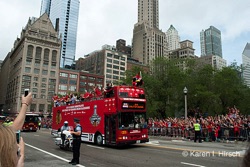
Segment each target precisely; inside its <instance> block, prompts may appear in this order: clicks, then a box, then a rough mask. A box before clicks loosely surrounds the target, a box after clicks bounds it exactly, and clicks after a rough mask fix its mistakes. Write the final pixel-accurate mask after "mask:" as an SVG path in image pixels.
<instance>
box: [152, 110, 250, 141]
mask: <svg viewBox="0 0 250 167" xmlns="http://www.w3.org/2000/svg"><path fill="white" fill-rule="evenodd" d="M198 115H199V117H196V116H197V114H196V116H190V117H188V119H187V120H185V119H184V118H171V117H168V118H166V119H158V118H149V119H148V128H149V132H150V134H151V135H165V136H171V137H183V138H188V139H193V138H194V131H193V130H194V123H195V122H196V121H198V123H199V124H200V125H201V136H202V137H203V139H204V140H207V141H220V140H221V139H225V140H247V139H249V137H250V134H249V133H250V115H249V116H246V115H241V114H240V112H239V110H238V109H237V108H236V107H233V108H228V113H227V114H226V115H216V116H206V117H203V116H202V114H198Z"/></svg>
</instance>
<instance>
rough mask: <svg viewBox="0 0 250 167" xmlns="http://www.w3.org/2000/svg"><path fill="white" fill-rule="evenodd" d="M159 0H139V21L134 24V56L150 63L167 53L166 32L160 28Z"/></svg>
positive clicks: (142, 61) (140, 60) (145, 62)
mask: <svg viewBox="0 0 250 167" xmlns="http://www.w3.org/2000/svg"><path fill="white" fill-rule="evenodd" d="M158 2H159V1H158V0H138V22H137V23H136V24H135V25H134V30H133V41H132V58H134V59H136V60H138V61H139V62H141V63H143V64H145V65H149V64H150V62H151V61H152V60H153V59H154V58H156V57H162V56H165V55H166V34H165V33H164V32H162V31H161V30H159V7H158V6H159V3H158Z"/></svg>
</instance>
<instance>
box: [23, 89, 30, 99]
mask: <svg viewBox="0 0 250 167" xmlns="http://www.w3.org/2000/svg"><path fill="white" fill-rule="evenodd" d="M28 94H29V89H24V97H26V96H27V95H28Z"/></svg>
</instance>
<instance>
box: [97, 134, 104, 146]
mask: <svg viewBox="0 0 250 167" xmlns="http://www.w3.org/2000/svg"><path fill="white" fill-rule="evenodd" d="M102 142H103V139H102V135H101V134H100V133H97V134H96V137H95V143H96V144H97V145H99V146H100V145H102Z"/></svg>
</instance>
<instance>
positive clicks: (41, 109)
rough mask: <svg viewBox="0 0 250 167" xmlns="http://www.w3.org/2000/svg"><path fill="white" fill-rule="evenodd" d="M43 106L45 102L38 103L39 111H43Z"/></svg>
mask: <svg viewBox="0 0 250 167" xmlns="http://www.w3.org/2000/svg"><path fill="white" fill-rule="evenodd" d="M42 99H45V98H42ZM44 107H45V104H39V112H43V111H44Z"/></svg>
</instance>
